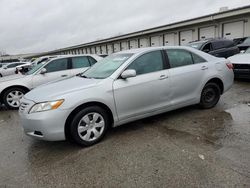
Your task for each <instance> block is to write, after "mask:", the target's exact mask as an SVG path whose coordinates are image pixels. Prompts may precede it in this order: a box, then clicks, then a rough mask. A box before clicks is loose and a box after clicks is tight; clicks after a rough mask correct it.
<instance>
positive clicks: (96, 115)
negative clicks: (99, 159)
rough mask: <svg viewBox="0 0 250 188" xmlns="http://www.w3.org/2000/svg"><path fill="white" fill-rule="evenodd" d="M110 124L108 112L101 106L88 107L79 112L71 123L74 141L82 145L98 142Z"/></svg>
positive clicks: (71, 133)
mask: <svg viewBox="0 0 250 188" xmlns="http://www.w3.org/2000/svg"><path fill="white" fill-rule="evenodd" d="M108 125H109V117H108V114H107V112H106V111H105V110H104V109H102V108H101V107H99V106H90V107H86V108H84V109H83V110H81V111H80V112H78V113H77V114H76V115H75V117H74V118H73V121H72V123H71V125H70V135H71V138H72V139H73V141H75V142H76V143H77V144H79V145H82V146H91V145H94V144H96V143H98V142H99V141H100V140H101V139H102V138H103V137H104V135H105V133H106V131H107V128H108Z"/></svg>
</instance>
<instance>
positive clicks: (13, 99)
mask: <svg viewBox="0 0 250 188" xmlns="http://www.w3.org/2000/svg"><path fill="white" fill-rule="evenodd" d="M22 97H23V93H22V92H21V91H12V92H10V93H9V94H8V95H7V103H8V105H10V106H11V107H14V108H18V107H19V106H20V99H21V98H22Z"/></svg>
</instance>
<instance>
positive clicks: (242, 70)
mask: <svg viewBox="0 0 250 188" xmlns="http://www.w3.org/2000/svg"><path fill="white" fill-rule="evenodd" d="M228 59H229V60H230V61H231V63H233V70H234V76H235V78H247V79H250V48H248V49H247V50H246V51H245V52H244V53H241V54H237V55H234V56H232V57H229V58H228Z"/></svg>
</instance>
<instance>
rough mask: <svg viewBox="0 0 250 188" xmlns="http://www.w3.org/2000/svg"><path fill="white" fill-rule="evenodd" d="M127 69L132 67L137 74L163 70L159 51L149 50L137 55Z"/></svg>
mask: <svg viewBox="0 0 250 188" xmlns="http://www.w3.org/2000/svg"><path fill="white" fill-rule="evenodd" d="M127 69H134V70H135V71H136V74H137V75H140V74H146V73H150V72H156V71H160V70H163V60H162V55H161V52H160V51H155V52H149V53H147V54H144V55H142V56H140V57H138V58H137V59H136V60H135V61H134V62H133V63H131V64H130V65H129V66H128V67H127Z"/></svg>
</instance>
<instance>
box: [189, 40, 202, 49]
mask: <svg viewBox="0 0 250 188" xmlns="http://www.w3.org/2000/svg"><path fill="white" fill-rule="evenodd" d="M204 43H205V41H201V42H192V43H188V44H187V46H190V47H192V48H195V49H198V50H199V49H200V48H201V46H202V45H203V44H204Z"/></svg>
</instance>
